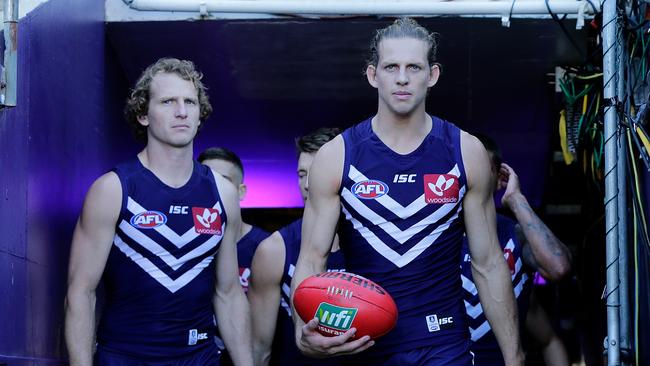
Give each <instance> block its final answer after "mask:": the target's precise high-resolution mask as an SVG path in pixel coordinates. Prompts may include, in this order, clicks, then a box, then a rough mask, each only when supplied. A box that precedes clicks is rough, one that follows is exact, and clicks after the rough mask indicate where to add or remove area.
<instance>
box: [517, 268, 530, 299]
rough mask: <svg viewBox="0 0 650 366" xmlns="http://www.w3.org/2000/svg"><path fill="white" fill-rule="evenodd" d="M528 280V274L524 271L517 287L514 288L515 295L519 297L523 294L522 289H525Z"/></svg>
mask: <svg viewBox="0 0 650 366" xmlns="http://www.w3.org/2000/svg"><path fill="white" fill-rule="evenodd" d="M526 281H528V276H527V275H526V274H525V273H524V274H523V275H521V279H520V280H519V282H518V283H517V285H515V288H514V290H515V297H517V298H519V295H520V294H521V291H523V289H524V285H525V284H526Z"/></svg>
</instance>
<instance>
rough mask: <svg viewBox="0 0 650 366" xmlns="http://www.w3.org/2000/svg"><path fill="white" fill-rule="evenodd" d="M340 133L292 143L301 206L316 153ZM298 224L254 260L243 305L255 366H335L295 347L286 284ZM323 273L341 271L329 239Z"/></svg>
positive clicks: (315, 135)
mask: <svg viewBox="0 0 650 366" xmlns="http://www.w3.org/2000/svg"><path fill="white" fill-rule="evenodd" d="M339 132H340V130H339V129H337V128H319V129H317V130H316V131H314V132H312V133H310V134H307V135H305V136H302V137H300V138H298V139H297V140H296V149H297V151H298V183H299V185H300V193H301V194H302V198H303V200H304V201H306V200H307V197H308V191H309V187H308V185H307V182H308V179H307V178H308V176H309V173H310V168H311V165H312V162H313V160H314V156H315V155H316V152H317V151H318V149H320V148H321V146H323V145H324V144H325V143H327V142H328V141H330V140H331V139H333V138H334V137H335V136H336V135H338V134H339ZM301 228H302V219H298V220H296V221H294V222H293V223H291V224H289V225H288V226H285V227H283V228H282V229H280V230H278V231H276V232H274V233H273V234H272V235H271V236H270V237H269V238H268V239H266V240H264V241H263V242H262V244H260V246H259V248H258V250H257V252H256V253H255V257H254V259H253V269H252V270H253V274H252V278H251V286H250V291H249V293H248V299H249V301H250V303H251V318H252V323H253V351H254V355H255V364H256V365H268V364H272V365H291V366H300V365H305V366H307V365H336V364H338V363H337V362H338V361H336V360H315V359H311V358H307V357H305V356H303V355H302V354H300V352H299V351H298V349H297V348H296V344H295V342H294V339H295V336H294V328H293V321H292V320H291V316H292V309H291V306H290V305H289V304H290V298H291V296H290V291H291V278H292V277H293V273H294V270H295V265H296V262H297V260H298V253H299V251H300V239H301V230H302V229H301ZM326 268H327V269H328V270H343V269H344V268H345V266H344V263H343V255H342V254H341V252H340V251H339V245H338V237H334V243H333V245H332V253H331V255H330V256H329V258H328V260H327V265H326Z"/></svg>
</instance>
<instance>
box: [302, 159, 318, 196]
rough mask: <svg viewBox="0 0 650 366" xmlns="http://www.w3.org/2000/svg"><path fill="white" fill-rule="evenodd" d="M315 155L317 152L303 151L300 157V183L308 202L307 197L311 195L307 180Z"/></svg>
mask: <svg viewBox="0 0 650 366" xmlns="http://www.w3.org/2000/svg"><path fill="white" fill-rule="evenodd" d="M315 156H316V153H306V152H301V153H300V156H299V157H298V184H300V194H301V195H302V200H303V201H304V202H307V197H309V185H308V183H307V181H308V178H309V169H310V168H311V163H313V162H314V157H315Z"/></svg>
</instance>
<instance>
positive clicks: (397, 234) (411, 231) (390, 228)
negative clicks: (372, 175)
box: [341, 187, 465, 244]
mask: <svg viewBox="0 0 650 366" xmlns="http://www.w3.org/2000/svg"><path fill="white" fill-rule="evenodd" d="M464 193H465V187H463V188H462V189H461V190H460V193H459V194H460V195H463V194H464ZM341 198H343V200H344V201H345V202H347V204H349V205H350V206H352V208H354V209H355V211H357V212H358V213H359V214H360V215H361V216H363V217H364V218H365V219H366V220H368V221H370V222H371V223H372V224H373V225H375V226H378V227H380V228H381V229H382V230H384V232H386V234H388V235H390V236H391V237H392V238H393V239H395V240H396V241H397V242H398V243H400V244H404V243H405V242H406V241H407V240H409V239H411V238H412V237H413V235H415V234H417V233H419V232H420V231H422V229H423V228H426V227H427V226H429V225H432V224H435V223H436V222H438V221H439V220H440V219H441V218H443V217H445V216H446V215H447V214H449V212H451V210H453V209H455V208H456V207H457V206H458V204H457V203H445V204H444V205H442V206H441V207H440V208H439V209H437V210H436V211H434V212H433V213H432V214H431V215H429V216H427V217H425V218H423V219H422V220H420V222H418V223H416V224H414V225H411V226H410V227H409V228H408V229H406V230H403V231H402V230H400V229H399V228H398V227H397V226H395V224H393V223H392V222H390V221H387V220H386V219H384V218H383V217H381V216H380V215H378V214H377V213H376V212H375V211H373V210H371V209H370V208H368V206H366V205H365V204H364V203H363V202H361V200H360V199H358V198H357V197H355V196H354V194H352V192H350V191H349V190H348V189H347V188H343V191H342V192H341ZM422 200H424V198H423V197H422ZM458 209H459V211H460V210H461V209H462V206H458Z"/></svg>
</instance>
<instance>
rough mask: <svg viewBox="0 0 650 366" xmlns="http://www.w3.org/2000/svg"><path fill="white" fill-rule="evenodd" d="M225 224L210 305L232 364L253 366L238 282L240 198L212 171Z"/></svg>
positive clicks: (246, 308) (246, 310) (245, 306)
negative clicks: (237, 242)
mask: <svg viewBox="0 0 650 366" xmlns="http://www.w3.org/2000/svg"><path fill="white" fill-rule="evenodd" d="M212 173H213V175H214V177H215V181H216V182H217V187H218V189H219V194H220V196H221V201H222V203H223V206H224V210H225V211H226V215H227V218H228V222H227V225H226V229H225V232H224V235H223V238H222V241H221V245H220V247H219V252H218V253H217V256H216V260H217V263H216V284H215V287H216V288H215V294H214V299H213V306H214V309H215V313H216V314H217V317H218V319H219V330H220V331H221V335H222V336H223V340H224V343H225V344H226V348H227V349H228V352H230V355H231V357H232V360H233V362H234V364H235V365H253V356H252V348H251V326H250V312H249V306H248V301H247V300H246V296H245V295H244V291H243V290H242V287H241V284H240V283H239V267H238V265H237V249H236V247H235V245H236V240H235V238H236V237H237V233H238V232H239V230H240V226H241V217H240V209H239V197H238V195H237V190H236V188H235V186H234V185H232V184H231V183H230V182H229V181H227V180H226V179H225V178H223V177H222V176H221V175H219V174H217V173H215V172H212Z"/></svg>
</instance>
